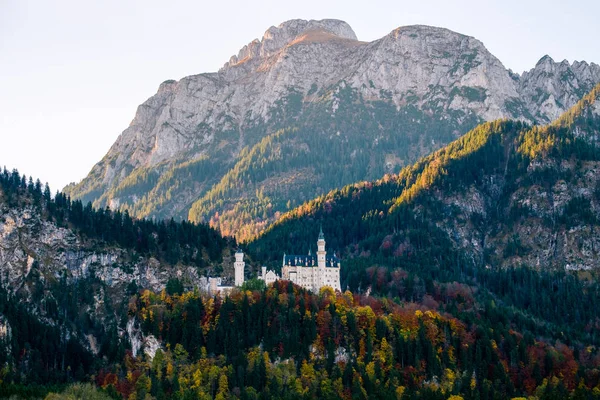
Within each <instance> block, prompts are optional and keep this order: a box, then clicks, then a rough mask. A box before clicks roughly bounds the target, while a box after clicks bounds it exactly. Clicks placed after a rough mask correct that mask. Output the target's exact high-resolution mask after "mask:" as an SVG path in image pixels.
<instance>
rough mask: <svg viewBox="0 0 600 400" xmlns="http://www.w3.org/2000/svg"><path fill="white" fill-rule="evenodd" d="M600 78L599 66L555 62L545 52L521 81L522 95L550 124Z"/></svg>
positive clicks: (534, 112) (539, 118) (541, 119)
mask: <svg viewBox="0 0 600 400" xmlns="http://www.w3.org/2000/svg"><path fill="white" fill-rule="evenodd" d="M599 81H600V66H598V65H596V64H594V63H591V64H588V63H587V62H585V61H574V62H573V63H572V64H571V63H569V62H568V61H567V60H563V61H561V62H555V61H554V60H553V59H552V57H550V56H549V55H545V56H544V57H542V58H541V59H540V60H539V61H538V62H537V64H536V65H535V67H534V68H533V69H531V70H529V71H526V72H524V73H523V74H522V75H521V77H520V81H519V88H518V89H519V92H520V94H521V97H522V98H523V99H524V100H525V101H526V103H528V104H529V108H530V111H531V112H532V115H533V117H534V119H535V120H537V121H538V122H545V123H549V122H551V121H553V120H554V119H556V118H558V117H559V116H560V115H561V114H562V113H563V112H565V111H566V110H567V109H568V107H569V106H571V105H573V104H575V103H577V101H578V100H579V99H580V98H581V97H582V96H583V95H584V94H586V93H587V92H589V91H590V90H591V89H592V88H593V87H594V86H595V85H596V83H597V82H599Z"/></svg>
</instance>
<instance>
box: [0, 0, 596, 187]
mask: <svg viewBox="0 0 600 400" xmlns="http://www.w3.org/2000/svg"><path fill="white" fill-rule="evenodd" d="M569 3H571V4H569ZM599 15H600V1H598V0H579V1H576V2H565V1H555V0H546V1H537V0H536V1H528V0H506V1H494V2H492V1H487V2H486V1H481V0H478V1H466V0H462V1H450V0H431V1H423V0H421V1H416V0H413V1H410V2H408V1H403V0H389V1H377V0H371V1H360V2H359V1H351V0H344V1H325V0H304V1H300V2H288V1H281V0H278V1H274V0H267V1H255V2H248V1H232V0H229V1H210V2H206V1H185V0H170V1H164V0H159V1H155V0H143V1H132V0H131V1H130V0H102V1H93V0H38V1H34V0H0V166H3V165H6V166H7V167H8V168H10V169H12V168H17V169H19V171H20V172H21V173H25V174H27V175H32V176H33V177H34V179H35V178H40V180H42V182H49V183H50V186H51V188H52V190H53V191H55V190H56V189H62V187H63V186H64V185H65V184H67V183H69V182H72V181H79V180H81V179H82V178H83V177H85V175H87V173H88V172H89V170H90V169H91V167H92V166H93V165H94V164H95V163H96V162H97V161H99V160H100V159H101V158H102V157H103V156H104V154H106V152H107V151H108V149H109V148H110V146H111V145H112V143H113V142H114V141H115V140H116V138H117V137H118V136H119V134H120V133H121V132H122V131H123V130H124V129H125V128H126V127H127V126H128V125H129V123H130V122H131V120H132V119H133V117H134V114H135V110H136V108H137V106H138V105H139V104H141V103H142V102H144V101H145V100H146V99H147V98H148V97H150V96H152V95H153V94H154V93H156V90H157V88H158V85H159V84H160V83H161V82H163V81H165V80H167V79H180V78H182V77H184V76H186V75H191V74H198V73H202V72H214V71H217V70H218V69H219V68H220V67H221V66H222V65H223V64H224V63H225V62H226V61H227V60H228V59H229V57H230V56H231V55H233V54H237V52H238V50H239V49H240V48H241V47H242V46H244V45H245V44H247V43H248V42H250V41H252V40H253V39H254V38H261V37H262V34H263V33H264V31H265V30H267V29H268V28H269V27H270V26H272V25H279V24H280V23H281V22H283V21H286V20H289V19H294V18H302V19H323V18H336V19H341V20H344V21H346V22H348V23H349V24H350V26H352V28H353V29H354V31H355V32H356V35H357V36H358V38H359V39H360V40H363V41H371V40H375V39H378V38H380V37H382V36H384V35H386V34H387V33H389V32H390V31H392V30H393V29H395V28H397V27H399V26H404V25H412V24H425V25H433V26H441V27H445V28H448V29H451V30H454V31H457V32H460V33H463V34H466V35H470V36H474V37H476V38H477V39H479V40H481V41H482V42H483V43H484V45H485V46H486V47H487V48H488V50H490V51H491V52H492V54H494V55H495V56H496V57H498V58H499V59H500V61H502V63H503V64H504V65H505V66H506V67H508V68H511V69H513V70H514V71H516V72H519V73H521V72H523V71H524V70H529V69H530V68H532V67H533V66H534V65H535V63H536V62H537V61H538V60H539V59H540V58H541V57H542V56H543V55H545V54H549V55H550V56H551V57H552V58H554V60H556V61H561V60H563V59H567V60H569V61H571V62H572V61H573V60H585V61H588V62H595V63H600V24H598V22H597V18H598V16H599Z"/></svg>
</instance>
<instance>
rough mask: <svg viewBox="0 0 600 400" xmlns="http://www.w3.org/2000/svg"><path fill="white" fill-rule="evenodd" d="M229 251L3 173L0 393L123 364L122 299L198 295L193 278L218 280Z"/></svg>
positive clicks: (221, 243) (197, 228)
mask: <svg viewBox="0 0 600 400" xmlns="http://www.w3.org/2000/svg"><path fill="white" fill-rule="evenodd" d="M234 244H235V243H233V242H229V241H228V240H226V239H224V238H222V237H221V236H220V235H219V234H218V233H217V232H216V231H214V230H213V229H212V228H210V227H208V226H205V225H194V224H191V223H187V222H184V223H175V222H173V221H165V222H158V223H155V222H151V221H145V220H135V219H132V218H131V217H130V216H129V215H128V214H127V213H125V214H121V213H120V212H110V211H108V210H104V209H100V210H95V209H92V208H91V207H90V206H89V205H88V206H86V207H84V206H83V205H82V203H81V202H80V201H70V200H69V199H68V198H67V197H65V196H64V195H63V194H61V193H57V194H56V195H55V196H54V198H52V196H51V195H50V191H49V188H48V187H47V186H46V187H45V188H43V187H42V185H41V184H40V182H39V181H37V182H33V181H32V180H31V178H30V179H29V180H28V179H26V177H25V176H21V175H20V174H19V173H18V172H17V171H12V172H8V171H7V170H6V169H4V171H3V172H0V349H2V351H0V365H2V369H0V386H1V383H2V381H8V382H13V383H22V384H26V385H28V386H32V387H33V386H35V385H36V384H44V385H48V384H60V383H66V382H71V381H73V380H82V379H84V378H85V377H87V376H89V374H91V373H92V372H93V371H95V370H97V369H98V368H99V366H101V365H102V364H106V363H113V362H115V361H119V360H122V359H123V357H124V355H125V352H126V351H128V350H131V348H132V343H135V339H136V336H135V332H136V329H135V327H134V326H133V325H131V324H128V318H127V303H128V301H129V296H130V295H131V294H133V293H137V291H138V289H142V288H144V289H151V290H155V291H160V290H163V289H165V288H167V289H168V288H169V287H170V286H173V285H174V284H175V283H177V285H182V286H183V287H185V288H188V289H190V288H193V287H198V286H200V285H201V280H202V279H201V276H202V275H206V274H207V273H211V272H215V270H216V271H219V272H221V270H222V263H223V258H224V257H225V258H227V257H229V255H230V254H232V253H231V249H232V248H233V246H234ZM225 261H227V259H225ZM226 264H227V263H226ZM177 285H176V286H177ZM134 348H135V347H134ZM7 374H8V375H7ZM4 395H5V393H4V392H3V391H2V390H0V397H4Z"/></svg>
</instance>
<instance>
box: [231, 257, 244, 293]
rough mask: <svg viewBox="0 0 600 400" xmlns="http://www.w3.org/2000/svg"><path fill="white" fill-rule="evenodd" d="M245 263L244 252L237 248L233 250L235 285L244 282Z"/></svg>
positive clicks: (240, 284)
mask: <svg viewBox="0 0 600 400" xmlns="http://www.w3.org/2000/svg"><path fill="white" fill-rule="evenodd" d="M245 266H246V263H245V262H244V253H243V252H242V250H240V249H238V250H237V251H236V252H235V263H234V264H233V267H234V268H235V286H242V285H243V284H244V267H245Z"/></svg>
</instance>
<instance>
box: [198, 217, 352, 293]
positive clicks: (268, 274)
mask: <svg viewBox="0 0 600 400" xmlns="http://www.w3.org/2000/svg"><path fill="white" fill-rule="evenodd" d="M245 267H246V263H245V262H244V253H243V252H242V250H240V249H238V250H237V251H236V252H235V262H234V263H233V268H234V269H235V275H234V276H235V279H234V282H235V286H237V287H239V286H242V285H243V284H244V268H245ZM340 268H341V262H340V259H339V258H337V257H336V255H335V254H334V255H333V256H328V255H327V252H326V251H325V236H324V235H323V229H321V231H320V232H319V239H318V240H317V255H316V256H314V255H312V254H311V252H310V251H309V252H308V255H286V254H284V255H283V265H282V267H281V275H282V276H281V277H280V276H279V275H277V274H276V273H275V272H274V271H267V267H262V269H261V275H260V276H259V277H258V279H262V280H263V281H265V284H267V285H270V284H271V283H273V282H275V281H278V280H280V279H284V280H287V281H291V282H293V283H295V284H296V285H298V286H301V287H303V288H305V289H308V290H312V291H313V292H319V290H321V288H322V287H324V286H330V287H332V288H333V289H335V290H339V291H341V290H342V289H341V286H340ZM221 281H222V280H221V278H208V279H207V285H206V286H207V290H208V292H209V293H212V294H216V293H221V294H222V295H224V294H227V293H229V292H231V290H233V288H234V287H235V286H221Z"/></svg>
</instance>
